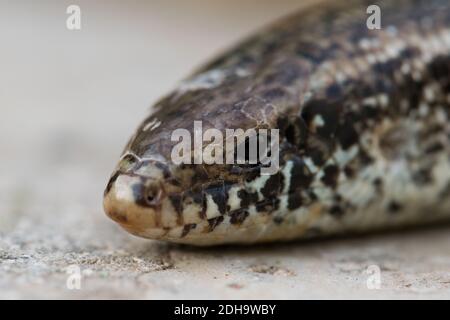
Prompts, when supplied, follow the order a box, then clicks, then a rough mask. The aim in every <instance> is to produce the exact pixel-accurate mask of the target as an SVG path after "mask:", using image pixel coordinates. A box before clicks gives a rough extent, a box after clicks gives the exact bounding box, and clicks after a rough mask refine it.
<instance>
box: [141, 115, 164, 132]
mask: <svg viewBox="0 0 450 320" xmlns="http://www.w3.org/2000/svg"><path fill="white" fill-rule="evenodd" d="M160 125H161V121H159V120H158V119H157V118H154V119H152V120H151V121H149V122H148V123H147V124H146V125H145V126H144V128H142V131H144V132H145V131H147V130H148V129H150V131H153V130H155V129H156V128H158V127H159V126H160Z"/></svg>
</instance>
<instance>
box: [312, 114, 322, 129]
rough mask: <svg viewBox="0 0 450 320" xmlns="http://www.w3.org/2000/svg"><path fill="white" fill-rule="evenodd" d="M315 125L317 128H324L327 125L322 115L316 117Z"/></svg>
mask: <svg viewBox="0 0 450 320" xmlns="http://www.w3.org/2000/svg"><path fill="white" fill-rule="evenodd" d="M313 124H314V125H315V126H316V127H323V126H324V125H325V121H324V120H323V118H322V116H321V115H320V114H318V115H316V116H315V117H314V119H313Z"/></svg>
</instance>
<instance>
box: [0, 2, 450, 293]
mask: <svg viewBox="0 0 450 320" xmlns="http://www.w3.org/2000/svg"><path fill="white" fill-rule="evenodd" d="M56 3H58V4H56ZM69 4H70V3H69V2H68V1H58V2H56V1H48V2H45V1H40V2H39V5H38V4H36V2H32V1H28V2H27V1H21V2H20V3H19V2H17V3H14V4H10V5H9V6H7V7H6V4H4V3H0V6H1V8H0V38H1V39H2V42H3V43H2V55H1V59H0V70H2V72H1V74H0V105H1V110H2V116H1V120H0V121H1V125H0V150H1V152H0V157H1V164H2V165H1V166H0V177H1V178H0V298H7V299H15V298H41V299H42V298H63V299H73V298H87V299H90V298H137V299H153V298H160V299H164V298H175V299H186V298H232V299H233V298H246V299H254V298H266V299H268V298H288V299H289V298H306V299H311V298H414V299H415V298H450V232H449V231H450V228H449V227H446V226H441V227H438V228H427V229H421V230H412V231H406V232H392V233H388V234H378V235H369V236H363V237H352V238H346V239H342V238H340V239H329V240H323V241H311V242H296V243H289V244H274V245H259V246H251V247H220V248H209V249H198V248H191V247H184V246H175V245H168V244H165V243H158V242H154V241H148V240H144V239H138V238H135V237H133V236H131V235H129V234H127V233H126V232H125V231H123V230H121V229H120V228H119V227H118V226H116V225H115V224H114V223H113V222H112V221H109V220H108V219H107V218H106V216H105V215H104V214H103V211H102V207H101V201H102V193H103V188H104V187H105V184H106V182H107V180H108V176H109V174H110V172H111V170H112V169H113V166H114V165H115V162H116V160H117V158H118V156H119V154H120V151H121V148H122V147H123V146H124V144H125V142H126V140H127V139H128V137H129V135H130V134H131V133H132V131H133V130H134V128H135V127H136V126H137V124H138V122H139V121H140V120H141V118H142V117H143V116H144V115H145V113H146V112H148V111H147V110H148V105H150V104H151V102H153V101H155V100H156V99H157V98H158V96H160V95H161V94H163V93H164V92H166V91H168V90H169V89H170V88H171V87H172V86H173V85H174V84H175V83H176V81H177V80H179V79H181V78H182V77H183V76H185V75H186V74H187V73H188V72H189V71H190V70H191V69H192V68H193V66H195V65H198V64H199V63H200V62H202V61H203V60H204V59H205V58H207V57H208V56H211V53H213V52H217V51H218V50H219V49H221V48H224V47H226V44H229V43H231V42H232V41H234V40H236V39H238V38H240V36H241V35H243V34H246V33H248V32H249V31H251V30H253V29H255V28H257V27H258V26H260V25H263V24H264V23H265V22H267V21H270V20H272V19H273V17H275V16H279V15H282V14H284V13H287V12H290V11H291V10H293V8H296V7H298V6H299V3H298V1H294V0H292V1H277V2H273V1H256V0H254V1H225V2H223V3H222V4H219V3H216V4H215V5H212V2H210V1H194V0H189V1H182V2H181V1H161V2H158V1H152V2H144V1H136V2H130V3H128V2H127V4H126V5H125V4H124V2H119V1H116V2H113V1H99V2H97V1H96V2H95V4H94V2H92V1H79V4H80V6H81V8H82V14H83V25H82V30H81V31H77V32H70V31H68V30H66V29H65V19H66V14H65V9H66V7H67V5H69ZM180 30H182V32H181V31H180ZM77 270H79V271H80V273H81V281H80V284H81V287H80V289H79V290H78V289H72V290H71V289H70V288H73V285H74V284H76V277H74V273H73V272H76V271H77ZM377 270H379V271H380V274H379V279H380V288H379V289H370V288H372V287H373V286H374V285H375V287H376V283H377V282H376V281H375V282H374V280H377V274H376V272H377ZM70 272H72V273H70ZM373 272H375V274H374V273H373Z"/></svg>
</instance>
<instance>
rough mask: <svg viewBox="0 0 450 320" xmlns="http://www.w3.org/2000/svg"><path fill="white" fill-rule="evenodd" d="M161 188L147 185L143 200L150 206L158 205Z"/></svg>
mask: <svg viewBox="0 0 450 320" xmlns="http://www.w3.org/2000/svg"><path fill="white" fill-rule="evenodd" d="M161 194H162V190H161V189H160V188H158V187H157V186H154V185H151V186H149V187H147V190H146V195H145V200H146V201H147V203H148V204H149V205H151V206H155V205H159V204H160V200H161Z"/></svg>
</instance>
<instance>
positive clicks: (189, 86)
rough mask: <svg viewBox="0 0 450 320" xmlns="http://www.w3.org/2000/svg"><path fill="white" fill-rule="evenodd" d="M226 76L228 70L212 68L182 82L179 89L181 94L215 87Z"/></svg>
mask: <svg viewBox="0 0 450 320" xmlns="http://www.w3.org/2000/svg"><path fill="white" fill-rule="evenodd" d="M225 77H226V72H225V71H224V70H220V69H214V70H210V71H207V72H204V73H201V74H199V75H196V76H194V77H193V78H190V79H187V80H185V81H183V82H181V83H180V85H179V86H178V89H177V91H178V93H179V94H183V93H185V92H188V91H194V90H199V89H211V88H215V87H217V86H219V85H220V84H221V83H222V82H223V80H224V79H225Z"/></svg>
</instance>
